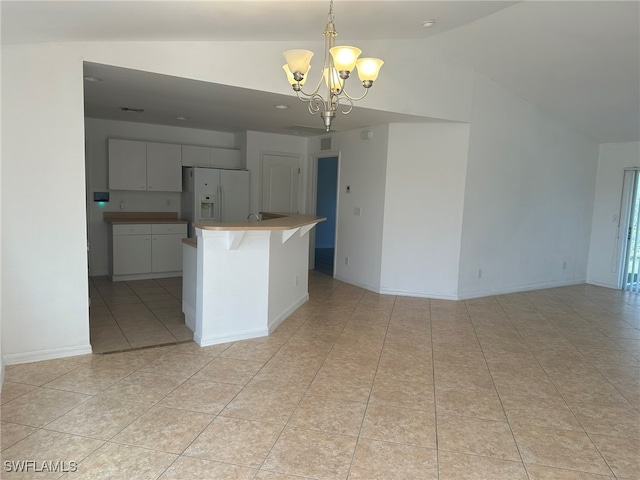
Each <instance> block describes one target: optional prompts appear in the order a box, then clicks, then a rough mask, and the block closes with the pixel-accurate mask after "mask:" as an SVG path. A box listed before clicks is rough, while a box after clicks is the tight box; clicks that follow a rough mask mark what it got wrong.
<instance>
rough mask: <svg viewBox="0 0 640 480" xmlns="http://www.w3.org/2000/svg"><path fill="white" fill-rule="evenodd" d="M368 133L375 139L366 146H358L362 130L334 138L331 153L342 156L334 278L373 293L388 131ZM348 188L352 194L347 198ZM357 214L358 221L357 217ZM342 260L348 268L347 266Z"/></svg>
mask: <svg viewBox="0 0 640 480" xmlns="http://www.w3.org/2000/svg"><path fill="white" fill-rule="evenodd" d="M367 130H371V132H372V134H373V136H372V138H371V139H370V140H362V139H361V138H360V130H351V131H348V132H339V133H334V134H333V139H332V144H333V145H332V147H333V151H336V152H340V156H339V158H340V160H339V171H338V215H337V219H336V229H337V242H336V250H335V255H336V259H337V260H336V268H335V278H338V279H340V280H344V281H346V282H349V283H353V284H355V285H360V286H362V287H364V288H367V289H369V290H373V291H376V292H377V291H379V289H380V271H381V255H382V231H383V219H384V202H385V175H386V167H387V150H388V139H389V126H388V125H378V126H376V127H371V128H368V129H367ZM316 141H317V140H316ZM347 185H349V186H350V187H351V193H346V187H347ZM356 208H359V209H360V215H356V213H355V209H356ZM346 257H349V265H346V264H345V258H346Z"/></svg>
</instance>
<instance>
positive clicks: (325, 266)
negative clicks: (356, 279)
mask: <svg viewBox="0 0 640 480" xmlns="http://www.w3.org/2000/svg"><path fill="white" fill-rule="evenodd" d="M316 179H317V186H316V215H317V216H319V217H327V220H326V221H324V222H320V223H318V224H317V225H316V243H315V269H316V270H317V271H319V272H321V273H325V274H327V275H331V276H333V269H334V261H335V249H336V217H337V214H336V211H337V206H338V157H325V158H318V172H317V176H316Z"/></svg>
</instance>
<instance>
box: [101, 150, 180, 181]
mask: <svg viewBox="0 0 640 480" xmlns="http://www.w3.org/2000/svg"><path fill="white" fill-rule="evenodd" d="M109 189H111V190H139V191H140V190H148V191H157V192H180V191H182V154H181V148H180V145H174V144H170V143H153V142H141V141H137V140H120V139H115V138H110V139H109Z"/></svg>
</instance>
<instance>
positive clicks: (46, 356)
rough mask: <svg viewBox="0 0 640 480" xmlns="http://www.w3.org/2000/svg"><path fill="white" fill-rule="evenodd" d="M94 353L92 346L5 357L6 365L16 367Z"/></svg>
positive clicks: (53, 349) (14, 354) (11, 354)
mask: <svg viewBox="0 0 640 480" xmlns="http://www.w3.org/2000/svg"><path fill="white" fill-rule="evenodd" d="M90 353H93V352H92V350H91V345H83V346H77V347H62V348H52V349H51V350H39V351H37V352H27V353H10V354H8V355H4V358H3V360H4V363H5V365H16V364H19V363H31V362H41V361H42V360H53V359H54V358H66V357H75V356H78V355H87V354H90Z"/></svg>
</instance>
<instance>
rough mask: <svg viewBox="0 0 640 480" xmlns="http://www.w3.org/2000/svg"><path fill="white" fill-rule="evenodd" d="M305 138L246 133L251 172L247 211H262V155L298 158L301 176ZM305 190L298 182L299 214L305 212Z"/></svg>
mask: <svg viewBox="0 0 640 480" xmlns="http://www.w3.org/2000/svg"><path fill="white" fill-rule="evenodd" d="M307 142H308V140H307V138H305V137H297V136H294V135H277V134H272V133H262V132H252V131H248V132H247V148H246V149H247V168H248V169H249V170H250V171H251V179H250V181H251V198H250V203H249V211H250V212H252V213H257V212H259V211H261V210H262V165H261V161H262V154H264V153H277V154H284V155H291V156H296V157H300V167H301V169H302V174H301V175H300V178H301V179H303V178H305V177H306V174H307V173H306V172H307V148H308V147H307ZM306 198H307V190H306V184H305V182H303V181H300V183H299V185H298V207H299V210H300V212H306V211H307V210H306Z"/></svg>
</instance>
